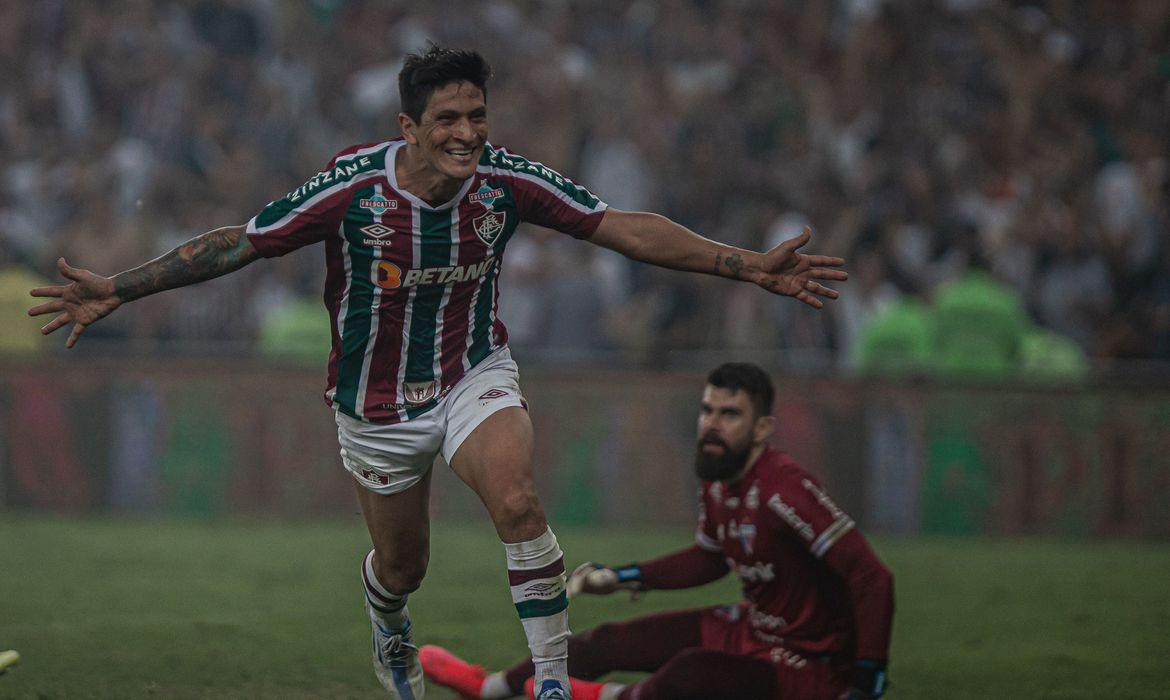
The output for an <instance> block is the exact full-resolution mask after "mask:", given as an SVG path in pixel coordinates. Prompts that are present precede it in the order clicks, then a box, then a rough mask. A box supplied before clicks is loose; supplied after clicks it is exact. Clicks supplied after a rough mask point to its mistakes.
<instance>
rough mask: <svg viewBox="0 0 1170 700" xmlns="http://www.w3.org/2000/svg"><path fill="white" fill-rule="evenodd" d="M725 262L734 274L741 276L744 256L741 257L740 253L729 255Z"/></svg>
mask: <svg viewBox="0 0 1170 700" xmlns="http://www.w3.org/2000/svg"><path fill="white" fill-rule="evenodd" d="M723 264H724V265H726V266H727V269H728V270H731V274H732V275H734V276H735V277H736V278H739V271H740V270H742V269H743V258H741V257H739V253H732V254H731V255H728V256H727V259H726V260H724V261H723Z"/></svg>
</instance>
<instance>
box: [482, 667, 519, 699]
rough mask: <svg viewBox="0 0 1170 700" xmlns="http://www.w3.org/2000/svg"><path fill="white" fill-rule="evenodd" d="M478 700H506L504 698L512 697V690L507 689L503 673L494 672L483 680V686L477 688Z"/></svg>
mask: <svg viewBox="0 0 1170 700" xmlns="http://www.w3.org/2000/svg"><path fill="white" fill-rule="evenodd" d="M479 697H480V700H506V698H510V697H514V694H513V693H512V689H511V688H509V687H508V681H507V680H505V678H504V672H503V671H496V672H495V673H493V674H490V675H489V676H488V677H487V678H484V679H483V685H482V686H480V688H479Z"/></svg>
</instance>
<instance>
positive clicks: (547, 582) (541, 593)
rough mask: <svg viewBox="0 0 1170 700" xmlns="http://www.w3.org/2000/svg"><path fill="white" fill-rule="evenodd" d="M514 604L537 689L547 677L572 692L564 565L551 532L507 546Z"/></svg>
mask: <svg viewBox="0 0 1170 700" xmlns="http://www.w3.org/2000/svg"><path fill="white" fill-rule="evenodd" d="M504 549H505V550H506V551H507V553H508V583H509V584H511V587H512V602H513V603H514V604H515V605H516V612H517V613H518V614H519V615H520V622H521V624H523V625H524V634H525V635H526V636H527V637H528V648H529V650H531V652H532V662H533V664H534V665H535V666H536V673H535V678H536V688H537V690H538V691H539V689H540V684H541V682H542V681H544V680H545V679H547V678H555V679H556V680H559V681H560V682H561V684H562V685H564V687H565V691H566V692H568V690H569V673H568V658H569V611H568V606H569V602H568V597H567V596H566V595H565V562H564V555H563V554H562V553H561V548H560V546H558V545H557V538H556V536H555V535H553V532H552V530H551V529H546V530H545V531H544V534H543V535H541V536H540V537H537V538H536V539H534V540H529V541H527V542H517V543H515V544H507V543H505V544H504Z"/></svg>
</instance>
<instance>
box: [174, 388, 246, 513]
mask: <svg viewBox="0 0 1170 700" xmlns="http://www.w3.org/2000/svg"><path fill="white" fill-rule="evenodd" d="M228 430H229V426H228V425H227V424H226V423H225V422H224V421H223V419H222V406H220V405H219V402H217V401H216V400H215V399H214V397H212V396H199V397H193V398H191V399H190V400H187V401H182V400H177V401H176V402H175V408H174V414H173V417H172V420H171V429H170V439H169V440H168V441H167V448H166V452H165V453H164V454H163V457H162V461H161V464H160V470H159V474H160V477H161V479H160V480H161V482H162V485H163V488H164V490H165V503H166V508H167V510H168V511H169V512H171V513H176V514H185V515H213V514H216V513H221V512H223V511H225V510H227V505H228V504H227V503H226V499H227V494H226V493H225V488H224V487H225V483H226V481H227V478H228V476H229V472H230V470H231V466H232V465H231V463H230V461H229V460H230V458H231V446H230V440H229V437H228Z"/></svg>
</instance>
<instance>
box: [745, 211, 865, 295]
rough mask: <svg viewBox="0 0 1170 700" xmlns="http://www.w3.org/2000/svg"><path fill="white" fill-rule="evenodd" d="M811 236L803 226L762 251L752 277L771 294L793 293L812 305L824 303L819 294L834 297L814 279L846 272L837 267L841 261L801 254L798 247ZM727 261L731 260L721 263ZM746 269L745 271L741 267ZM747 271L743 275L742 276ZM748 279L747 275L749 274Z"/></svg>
mask: <svg viewBox="0 0 1170 700" xmlns="http://www.w3.org/2000/svg"><path fill="white" fill-rule="evenodd" d="M811 237H812V229H810V228H809V227H808V226H805V227H804V231H802V232H801V234H800V235H799V236H797V237H796V238H790V239H788V240H786V241H784V242H783V243H781V244H780V245H778V246H776V247H775V248H773V249H772V250H769V251H768V252H767V253H764V254H763V256H762V258H761V261H760V269H759V271H757V272H755V275H754V279H752V281H754V282H755V283H756V284H758V285H760V286H761V287H763V288H764V289H766V290H768V291H769V292H772V293H773V294H783V295H785V296H790V297H796V299H798V300H799V301H802V302H804V303H806V304H808V305H809V306H811V307H813V308H814V309H819V308H821V307H823V306H824V305H825V303H824V302H823V301H821V300H820V298H819V297H825V298H827V299H836V298H837V296H838V294H837V291H836V290H835V289H829V288H828V287H826V286H824V285H823V284H821V283H820V282H819V281H818V280H835V281H843V280H846V279H849V274H848V273H847V272H845V271H844V270H837V269H834V268H838V267H841V266H842V265H844V264H845V261H844V260H843V259H841V258H834V257H829V256H827V255H805V254H804V253H801V252H800V248H801V247H803V246H804V244H805V243H808V239H809V238H811ZM725 264H728V265H730V264H731V263H730V262H728V263H725ZM745 272H746V271H745ZM746 276H747V275H745V277H746ZM749 279H750V278H749Z"/></svg>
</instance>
